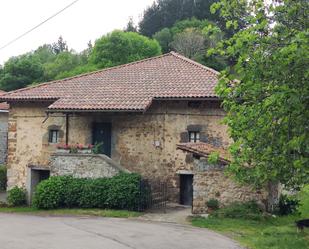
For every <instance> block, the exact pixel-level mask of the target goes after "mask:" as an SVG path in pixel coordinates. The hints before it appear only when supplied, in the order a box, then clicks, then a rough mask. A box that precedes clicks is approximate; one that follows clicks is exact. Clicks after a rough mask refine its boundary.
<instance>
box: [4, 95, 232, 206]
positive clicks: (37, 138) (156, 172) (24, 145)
mask: <svg viewBox="0 0 309 249" xmlns="http://www.w3.org/2000/svg"><path fill="white" fill-rule="evenodd" d="M47 106H48V104H43V103H41V104H39V103H33V104H25V103H24V104H14V103H12V104H11V109H12V111H11V112H10V118H9V158H8V159H9V162H8V164H9V165H8V177H9V182H8V185H9V187H12V186H14V185H20V186H23V185H24V184H25V182H26V178H27V170H26V169H27V167H28V166H30V165H37V166H40V167H48V162H49V158H50V155H51V154H52V153H54V152H55V150H56V148H55V147H56V146H55V145H54V144H50V143H48V129H49V127H51V126H55V125H56V126H58V127H59V128H60V130H61V131H62V133H63V137H62V138H61V141H60V142H64V137H65V117H64V115H62V114H53V115H51V114H50V115H49V117H48V118H47V119H46V113H45V111H46V107H47ZM224 115H225V114H224V112H223V110H222V109H221V108H220V106H219V104H218V103H214V102H210V101H204V102H202V104H201V105H200V106H198V107H190V105H188V102H187V101H157V102H154V103H153V105H152V106H151V107H150V109H149V110H147V111H146V112H145V113H84V114H71V115H70V118H69V143H83V144H88V143H91V142H92V127H93V123H94V122H110V123H111V124H112V148H111V150H112V155H111V158H112V159H113V160H114V161H116V162H117V163H118V164H120V165H122V166H123V167H125V168H126V169H128V170H130V171H132V172H137V173H140V174H142V175H143V176H144V177H146V178H152V179H153V178H160V179H161V180H167V181H168V185H169V188H170V193H171V198H172V199H173V200H174V201H178V199H179V175H178V174H177V172H178V171H179V170H188V171H192V170H193V160H192V158H191V157H188V156H187V155H186V154H185V153H183V152H182V151H180V150H177V149H176V144H177V143H179V142H187V141H188V129H191V127H195V128H196V127H198V129H199V131H200V133H201V140H202V141H205V142H210V143H213V144H215V145H220V146H223V147H227V146H228V144H229V142H230V139H229V137H228V135H227V129H226V127H225V126H224V125H222V124H221V120H222V117H223V116H224Z"/></svg>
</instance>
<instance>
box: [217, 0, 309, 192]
mask: <svg viewBox="0 0 309 249" xmlns="http://www.w3.org/2000/svg"><path fill="white" fill-rule="evenodd" d="M224 2H226V1H222V3H224ZM230 2H231V4H232V5H233V4H236V2H237V3H238V1H230ZM250 4H251V5H250V6H251V9H250V13H251V14H250V16H246V17H244V21H245V22H246V23H247V27H246V29H243V30H240V31H239V32H238V33H237V34H235V35H234V36H233V37H232V38H231V39H229V40H228V41H226V42H223V43H222V44H221V45H220V47H219V49H218V52H219V53H224V54H225V55H226V56H230V57H233V58H236V61H235V62H236V63H235V65H234V67H233V70H234V71H232V70H229V71H227V72H225V73H224V74H223V75H222V78H221V80H220V83H219V86H218V88H217V92H218V94H219V95H220V97H221V98H222V100H223V106H224V108H225V110H226V111H227V113H228V114H227V117H226V119H225V122H226V124H227V125H228V126H229V130H230V134H231V137H232V139H233V141H234V142H233V144H232V146H231V148H230V151H231V153H232V156H233V160H232V162H231V164H230V166H229V167H228V171H229V172H230V173H232V174H233V175H234V176H235V177H236V178H237V179H238V180H239V181H241V182H245V183H250V184H254V185H255V186H262V185H264V184H267V183H274V182H275V183H276V182H280V183H282V184H284V185H285V186H286V187H291V188H294V189H297V188H299V187H300V186H302V185H303V184H308V183H309V126H308V120H309V99H308V96H309V84H308V80H309V79H308V76H309V75H308V68H309V39H308V34H309V33H308V27H309V21H308V16H307V15H306V13H307V12H308V9H309V2H308V1H306V0H283V1H280V2H279V5H265V4H264V2H263V1H262V0H261V1H251V3H250ZM224 11H226V10H224ZM224 14H225V15H226V17H227V18H229V19H230V21H231V22H232V23H237V21H238V20H239V18H236V20H234V19H233V18H234V13H230V12H229V11H227V12H224ZM234 72H235V73H234ZM235 79H237V80H235Z"/></svg>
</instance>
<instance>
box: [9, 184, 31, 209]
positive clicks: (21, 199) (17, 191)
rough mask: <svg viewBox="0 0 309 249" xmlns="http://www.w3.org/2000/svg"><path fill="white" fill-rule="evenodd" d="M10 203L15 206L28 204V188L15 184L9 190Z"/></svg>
mask: <svg viewBox="0 0 309 249" xmlns="http://www.w3.org/2000/svg"><path fill="white" fill-rule="evenodd" d="M7 201H8V204H9V205H10V206H13V207H19V206H24V205H26V202H27V199H26V189H24V188H19V187H17V186H15V187H14V188H12V189H10V190H9V191H8V197H7Z"/></svg>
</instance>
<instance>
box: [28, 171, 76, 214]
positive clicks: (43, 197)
mask: <svg viewBox="0 0 309 249" xmlns="http://www.w3.org/2000/svg"><path fill="white" fill-rule="evenodd" d="M70 180H71V177H67V176H61V177H60V176H56V177H50V178H49V179H47V180H44V181H41V182H40V183H39V184H38V185H37V187H36V190H35V194H34V198H33V203H32V204H33V206H35V207H36V208H40V209H53V208H58V207H62V206H64V202H65V201H64V198H65V192H66V188H67V186H68V184H67V183H68V182H69V181H70Z"/></svg>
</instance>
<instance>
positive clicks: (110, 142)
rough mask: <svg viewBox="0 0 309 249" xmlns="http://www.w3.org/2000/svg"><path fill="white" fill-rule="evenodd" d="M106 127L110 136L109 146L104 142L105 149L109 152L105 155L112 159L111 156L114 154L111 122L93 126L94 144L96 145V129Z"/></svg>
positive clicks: (97, 123) (95, 123)
mask: <svg viewBox="0 0 309 249" xmlns="http://www.w3.org/2000/svg"><path fill="white" fill-rule="evenodd" d="M100 126H101V128H102V127H105V128H107V130H109V135H108V137H107V140H108V141H107V144H108V145H106V144H104V141H103V148H105V149H106V150H107V152H106V153H105V155H107V156H108V157H111V154H112V123H111V122H94V123H93V124H92V144H93V145H94V144H95V142H96V141H95V140H96V135H95V132H96V128H97V127H100ZM104 146H107V147H104Z"/></svg>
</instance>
